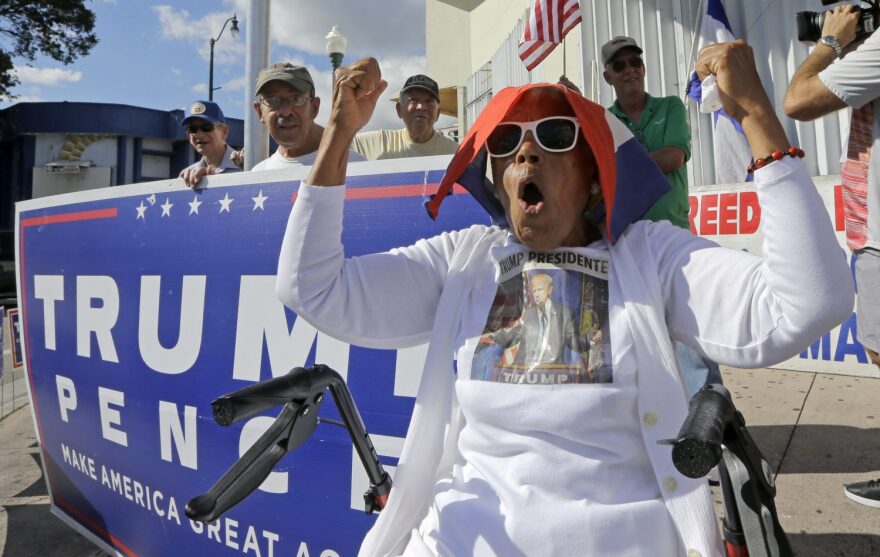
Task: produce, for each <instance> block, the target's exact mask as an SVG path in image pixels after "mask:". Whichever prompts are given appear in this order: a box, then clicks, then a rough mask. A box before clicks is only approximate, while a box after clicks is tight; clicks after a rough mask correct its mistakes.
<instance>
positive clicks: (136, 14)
mask: <svg viewBox="0 0 880 557" xmlns="http://www.w3.org/2000/svg"><path fill="white" fill-rule="evenodd" d="M86 5H87V6H88V7H89V8H90V9H91V10H93V11H94V12H95V15H96V18H97V22H96V26H95V30H96V34H97V36H98V38H99V40H100V42H99V43H98V45H97V46H96V47H95V48H94V49H93V50H92V52H91V54H89V55H88V56H86V57H84V58H81V59H79V60H78V61H76V62H75V63H74V64H71V65H69V66H64V65H62V64H60V63H58V62H55V61H54V60H51V59H49V58H45V57H40V58H38V59H37V60H36V61H35V62H34V63H33V64H32V66H30V67H28V66H26V65H25V61H23V60H17V61H16V68H17V69H18V74H19V77H20V79H21V83H20V84H19V85H18V86H17V87H16V88H15V89H14V93H15V94H17V95H19V98H18V99H16V100H13V101H2V102H0V108H5V107H7V106H10V105H11V104H14V103H15V102H27V101H65V100H66V101H80V102H102V103H119V104H131V105H135V106H145V107H150V108H158V109H163V110H171V109H174V108H183V107H185V106H186V105H187V104H188V103H190V102H192V101H193V100H195V99H200V98H205V99H206V98H207V89H208V86H207V83H208V51H209V49H208V44H209V41H210V38H211V36H214V37H216V35H217V33H219V31H220V28H221V27H222V26H223V22H224V21H225V20H226V19H227V18H229V17H231V16H232V15H233V13H235V14H236V15H237V17H238V19H239V27H240V29H241V33H240V34H239V36H238V38H233V37H232V35H231V34H230V32H229V26H227V28H226V30H225V31H224V32H223V36H222V37H221V38H220V40H219V41H218V42H217V44H216V46H215V51H214V84H215V87H216V86H218V85H219V86H221V87H222V89H220V90H219V91H215V92H214V100H215V101H217V102H219V103H220V105H221V107H222V108H223V110H224V112H225V113H226V115H227V116H231V117H236V118H241V117H243V115H244V110H245V109H246V108H247V110H251V108H250V104H249V103H246V102H245V99H244V62H245V45H246V42H245V40H246V38H245V37H246V32H247V21H246V20H247V0H170V1H169V0H165V1H163V0H90V1H88V2H87V3H86ZM270 13H271V19H272V22H271V30H270V39H271V42H270V55H269V56H270V60H271V61H272V62H280V61H284V62H293V63H298V64H303V65H305V66H306V67H308V68H309V70H310V71H311V72H312V76H313V78H314V80H315V84H316V88H317V94H318V96H319V97H321V98H322V99H323V100H324V103H323V105H322V108H321V112H320V114H319V116H318V122H319V123H322V122H323V121H325V120H326V118H327V113H328V108H329V98H330V95H329V88H330V61H329V58H328V56H327V54H326V53H325V41H324V35H326V34H327V32H328V31H329V30H330V28H331V26H332V25H338V26H339V27H340V29H341V30H342V32H343V33H344V34H345V35H346V37H347V38H348V52H347V53H346V56H345V60H346V61H349V62H350V61H353V60H355V59H356V58H359V57H361V56H365V55H370V56H375V57H376V58H378V59H379V62H380V65H381V66H382V70H383V74H384V76H385V78H386V79H387V80H388V81H389V85H390V87H389V89H388V91H387V92H386V98H390V97H393V96H395V95H396V92H397V90H399V88H400V87H401V86H402V85H403V81H404V80H405V79H406V77H407V76H409V75H412V74H415V73H422V72H425V71H426V68H425V2H424V0H271V7H270ZM444 85H451V84H441V86H444ZM399 124H400V120H399V119H398V118H397V115H396V114H395V112H394V105H393V103H391V102H388V101H386V102H380V105H379V108H378V109H377V111H376V114H375V116H374V118H373V121H372V122H371V123H370V125H369V126H368V129H373V128H379V127H398V126H399Z"/></svg>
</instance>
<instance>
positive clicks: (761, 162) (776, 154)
mask: <svg viewBox="0 0 880 557" xmlns="http://www.w3.org/2000/svg"><path fill="white" fill-rule="evenodd" d="M782 157H797V158H799V159H802V158H804V150H803V149H800V148H798V147H794V146H792V147H789V148H788V149H786V150H785V151H773V152H772V153H770V154H769V155H767V156H766V157H764V158H763V159H758V160H756V161H755V162H753V163H752V164H750V165H749V168H748V171H749V174H752V173H753V172H755V170H757V169H758V168H763V167H765V166H767V165H768V164H770V163H771V162H773V161H778V160H779V159H781V158H782Z"/></svg>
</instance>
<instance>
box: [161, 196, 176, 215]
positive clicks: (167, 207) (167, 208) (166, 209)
mask: <svg viewBox="0 0 880 557" xmlns="http://www.w3.org/2000/svg"><path fill="white" fill-rule="evenodd" d="M159 207H162V216H163V217H170V216H171V208H172V207H174V205H172V204H171V201H170V200H169V199H168V198H167V197H166V198H165V203H163V204H161V205H159Z"/></svg>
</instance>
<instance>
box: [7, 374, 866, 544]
mask: <svg viewBox="0 0 880 557" xmlns="http://www.w3.org/2000/svg"><path fill="white" fill-rule="evenodd" d="M722 372H723V374H724V381H725V384H726V385H727V387H728V388H729V389H730V391H731V393H733V395H734V397H735V402H736V405H737V408H739V410H740V411H741V412H742V413H743V415H744V416H745V418H746V422H747V423H748V425H749V430H750V431H751V433H752V436H753V437H754V438H755V441H756V442H757V443H758V445H759V446H760V448H761V450H762V451H763V452H764V454H765V456H767V458H768V460H769V461H770V464H771V466H772V467H773V469H774V470H775V471H776V472H777V473H778V475H777V478H776V482H777V486H778V495H777V497H776V505H777V508H778V509H779V513H780V515H781V517H780V518H781V521H782V525H783V527H784V528H785V530H786V532H787V533H788V535H789V538H790V540H791V543H792V546H793V547H794V550H795V552H796V554H797V555H799V556H804V557H824V556H840V557H844V556H845V557H873V556H877V555H880V509H871V508H868V507H864V506H862V505H858V504H856V503H853V502H852V501H850V500H849V499H847V498H846V497H844V495H843V484H845V483H848V482H852V481H858V480H864V479H870V478H873V477H880V407H878V402H880V379H861V378H855V377H844V376H839V375H828V374H818V373H805V372H794V371H780V370H769V369H761V370H732V369H729V368H722ZM0 447H2V449H0V507H2V509H0V556H2V557H32V556H35V555H38V556H39V557H54V556H59V557H60V556H64V557H99V556H104V555H106V554H105V553H103V552H102V551H99V550H98V549H97V548H96V547H95V546H93V545H92V544H91V543H90V542H89V541H87V540H86V539H85V538H83V537H82V536H80V535H79V534H77V533H76V532H75V531H74V530H73V529H71V528H69V527H68V526H67V525H65V524H64V523H63V522H61V521H60V520H59V519H57V518H55V517H54V516H52V515H51V514H50V513H49V501H48V497H47V496H46V485H45V483H44V481H43V478H42V469H41V467H40V465H39V458H40V456H39V453H38V450H37V445H36V441H35V440H34V433H33V420H32V419H31V415H30V407H25V408H22V409H19V410H17V411H16V412H15V413H13V414H12V415H10V416H8V417H7V418H5V419H4V420H2V421H0ZM659 557H664V556H659Z"/></svg>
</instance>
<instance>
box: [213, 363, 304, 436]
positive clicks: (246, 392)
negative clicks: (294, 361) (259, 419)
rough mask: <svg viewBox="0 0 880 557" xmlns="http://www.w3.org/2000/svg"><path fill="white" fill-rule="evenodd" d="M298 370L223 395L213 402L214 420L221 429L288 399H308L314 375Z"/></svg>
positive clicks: (297, 368) (294, 369) (298, 368)
mask: <svg viewBox="0 0 880 557" xmlns="http://www.w3.org/2000/svg"><path fill="white" fill-rule="evenodd" d="M304 371H305V370H304V369H303V368H301V367H296V368H293V369H292V370H290V371H289V372H288V373H286V374H285V375H282V376H281V377H276V378H274V379H270V380H268V381H263V382H261V383H257V384H255V385H251V386H249V387H245V388H244V389H240V390H238V391H235V392H234V393H230V394H228V395H224V396H221V397H219V398H217V399H216V400H214V401H213V402H212V403H211V408H212V410H213V414H214V421H215V422H217V423H218V424H220V425H222V426H228V425H231V424H233V423H235V422H237V421H240V420H244V419H247V418H250V417H252V416H256V415H257V414H262V413H263V412H265V411H266V410H269V409H270V408H274V407H275V406H278V405H281V404H284V403H286V402H287V401H289V400H295V399H303V398H306V397H307V396H308V394H309V392H311V390H312V388H313V386H314V385H313V383H312V374H310V373H304Z"/></svg>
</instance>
